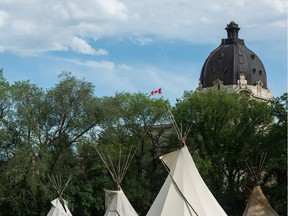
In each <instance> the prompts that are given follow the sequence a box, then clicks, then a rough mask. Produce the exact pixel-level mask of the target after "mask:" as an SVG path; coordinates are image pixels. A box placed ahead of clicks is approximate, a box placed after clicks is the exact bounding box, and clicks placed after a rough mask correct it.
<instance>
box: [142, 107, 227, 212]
mask: <svg viewBox="0 0 288 216" xmlns="http://www.w3.org/2000/svg"><path fill="white" fill-rule="evenodd" d="M168 111H169V110H168ZM170 114H171V117H172V120H173V123H174V126H175V129H176V132H177V135H178V138H179V140H180V141H181V143H182V144H181V145H182V146H181V148H180V149H179V150H177V151H174V152H171V153H169V154H166V155H163V156H161V157H160V159H161V161H162V162H163V163H164V165H166V166H167V167H168V168H169V170H170V171H169V175H168V177H167V178H166V181H165V183H164V184H163V186H162V188H161V190H160V192H159V193H158V195H157V197H156V199H155V201H154V202H153V204H152V206H151V207H150V209H149V211H148V213H147V216H175V215H177V216H224V215H226V213H225V212H224V210H223V209H222V208H221V206H220V205H219V204H218V202H217V201H216V199H215V198H214V196H213V195H212V193H211V192H210V191H209V189H208V187H207V186H206V184H205V182H204V181H203V179H202V178H201V176H200V174H199V172H198V170H197V168H196V166H195V163H194V161H193V159H192V156H191V154H190V153H189V151H188V148H187V146H186V144H185V139H186V136H187V134H188V131H187V133H186V135H185V136H184V137H183V136H182V134H181V133H182V132H181V131H180V130H179V128H178V126H177V124H176V122H175V120H174V118H173V115H172V113H171V112H170Z"/></svg>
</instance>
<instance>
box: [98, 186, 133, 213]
mask: <svg viewBox="0 0 288 216" xmlns="http://www.w3.org/2000/svg"><path fill="white" fill-rule="evenodd" d="M104 191H105V208H106V212H105V215H104V216H119V215H123V216H124V215H131V216H136V215H138V214H137V212H136V211H135V210H134V208H133V207H132V205H131V204H130V202H129V200H128V199H127V197H126V196H125V194H124V192H123V190H122V189H121V188H120V190H115V191H111V190H104Z"/></svg>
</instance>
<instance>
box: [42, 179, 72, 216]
mask: <svg viewBox="0 0 288 216" xmlns="http://www.w3.org/2000/svg"><path fill="white" fill-rule="evenodd" d="M48 177H49V179H50V181H51V183H52V185H53V187H54V188H55V190H56V191H57V194H58V198H56V199H54V200H53V201H51V204H52V207H51V209H50V211H49V213H48V214H47V216H72V214H71V212H70V210H69V209H68V202H67V201H66V200H64V199H63V198H62V195H63V192H64V190H65V188H66V187H67V185H68V184H69V182H70V180H71V178H72V177H71V176H69V178H68V180H67V182H66V183H65V184H64V185H62V179H61V176H56V177H55V176H49V175H48Z"/></svg>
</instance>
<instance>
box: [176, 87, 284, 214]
mask: <svg viewBox="0 0 288 216" xmlns="http://www.w3.org/2000/svg"><path fill="white" fill-rule="evenodd" d="M277 104H278V105H279V103H277ZM279 109H280V108H279V107H278V109H277V110H279ZM174 114H175V117H176V119H177V121H178V122H182V123H183V124H184V125H185V126H186V127H188V125H191V126H192V127H191V131H190V132H191V133H190V136H189V139H190V142H191V144H192V148H193V152H194V153H195V154H196V155H195V156H196V157H195V158H196V159H198V161H196V162H198V163H197V165H198V166H199V169H200V172H201V174H202V176H203V178H204V179H205V181H206V183H207V185H208V187H209V188H210V189H211V191H212V192H213V194H214V195H215V197H216V198H217V199H218V200H219V202H220V203H221V204H222V206H223V208H224V209H225V210H226V212H227V214H231V215H240V214H241V213H242V212H243V210H244V207H245V205H244V204H245V200H246V198H247V194H249V193H248V192H247V187H249V186H252V187H253V185H247V184H248V182H249V178H250V176H249V172H248V171H247V163H246V160H247V157H253V158H260V155H261V153H262V152H268V153H269V160H268V161H267V164H270V165H272V164H271V159H272V158H273V160H275V159H276V158H279V155H278V154H279V152H277V153H276V152H275V151H276V149H275V146H274V145H273V147H272V145H271V144H270V143H269V142H267V139H268V138H269V137H270V138H271V133H273V130H274V129H273V128H274V127H275V123H273V116H275V114H274V112H273V107H272V106H271V105H269V104H267V103H266V102H261V101H256V100H249V99H247V97H245V96H243V95H241V94H237V93H227V92H225V91H214V90H209V91H206V92H185V94H184V96H183V98H181V99H179V100H178V102H177V104H176V106H175V108H174ZM280 116H283V115H280ZM278 138H279V139H280V140H281V142H286V140H287V137H284V136H278ZM271 148H274V152H273V151H271ZM279 150H280V151H282V153H283V152H284V151H285V147H284V146H283V145H282V146H279ZM199 159H200V160H199ZM283 159H284V157H283ZM276 160H278V159H276ZM284 164H286V162H284V161H282V165H284ZM273 167H274V168H275V166H273ZM265 168H266V167H265ZM280 170H281V171H282V173H281V174H279V176H281V177H283V176H286V175H283V174H284V172H285V171H286V169H285V168H283V167H282V168H280ZM203 171H205V172H203ZM263 171H264V172H266V176H271V175H272V172H271V171H272V170H269V169H268V168H267V169H265V170H263ZM284 178H285V177H284ZM266 179H267V178H266ZM273 180H274V179H273ZM273 180H272V179H269V180H268V179H267V182H266V184H268V183H271V182H273ZM278 183H279V182H278ZM278 186H279V185H277V186H275V187H274V188H276V189H277V187H278ZM272 188H273V187H272ZM237 206H238V207H237ZM239 206H242V207H241V208H240V207H239Z"/></svg>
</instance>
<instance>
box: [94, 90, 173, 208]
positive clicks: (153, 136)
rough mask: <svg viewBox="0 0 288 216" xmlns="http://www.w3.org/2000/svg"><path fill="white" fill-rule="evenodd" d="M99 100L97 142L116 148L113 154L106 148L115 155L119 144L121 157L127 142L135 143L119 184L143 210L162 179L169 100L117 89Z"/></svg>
mask: <svg viewBox="0 0 288 216" xmlns="http://www.w3.org/2000/svg"><path fill="white" fill-rule="evenodd" d="M102 102H103V104H102V105H103V107H105V114H106V115H105V116H106V118H105V120H104V121H103V124H101V129H102V130H101V132H100V133H99V134H98V136H99V138H98V139H97V141H98V144H99V145H100V146H101V145H102V146H104V147H105V146H106V147H107V146H108V145H109V144H110V149H111V148H112V150H114V151H116V153H115V154H114V155H113V154H112V152H113V151H112V150H111V151H109V152H110V153H111V157H112V158H113V157H114V159H115V157H116V159H117V158H118V156H119V145H121V148H122V152H123V157H125V156H124V154H125V153H126V154H128V152H129V150H130V146H136V148H137V151H136V153H135V156H134V159H133V161H132V163H131V165H130V167H129V169H128V171H127V174H126V176H125V178H124V180H123V184H122V186H123V189H124V191H125V194H126V195H127V197H128V198H129V200H130V202H131V204H132V205H133V206H134V208H135V209H136V210H138V211H140V212H139V213H142V214H144V213H145V212H146V211H147V210H148V208H149V206H150V204H151V203H152V201H153V199H154V198H155V196H156V195H157V192H158V190H159V188H160V187H161V185H162V183H163V181H164V178H163V181H161V178H159V170H158V168H159V167H160V166H161V164H160V161H159V160H158V156H159V155H161V154H162V153H161V151H163V146H164V145H165V142H164V140H165V136H166V135H167V134H166V133H167V131H168V130H170V129H171V125H170V126H167V123H169V119H168V116H167V113H166V105H168V101H166V100H163V99H162V98H160V99H156V98H150V96H148V95H145V94H142V93H136V94H129V93H116V94H115V96H114V97H105V98H103V101H102ZM117 151H118V152H117ZM126 156H127V155H126ZM159 165H160V166H159ZM160 173H161V172H160ZM163 177H164V176H163ZM151 188H152V189H151ZM154 189H156V190H154ZM142 197H146V199H145V200H143V199H141V198H142Z"/></svg>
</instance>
